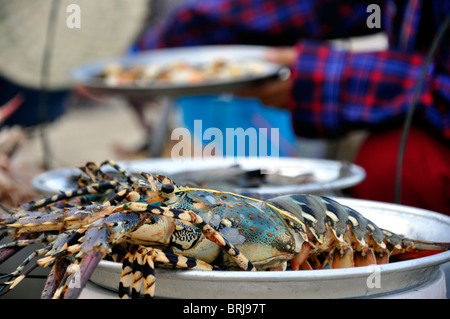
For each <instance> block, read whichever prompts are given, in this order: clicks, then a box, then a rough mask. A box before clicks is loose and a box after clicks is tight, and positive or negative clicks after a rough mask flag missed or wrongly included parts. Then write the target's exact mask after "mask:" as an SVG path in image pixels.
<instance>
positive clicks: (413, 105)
mask: <svg viewBox="0 0 450 319" xmlns="http://www.w3.org/2000/svg"><path fill="white" fill-rule="evenodd" d="M449 23H450V14H449V15H447V18H446V19H445V21H444V23H443V24H442V25H441V27H440V28H439V31H438V33H437V35H436V36H435V38H434V39H433V42H432V43H431V47H430V51H429V52H428V54H427V57H426V60H425V65H424V67H423V71H422V74H421V77H420V80H419V83H418V84H417V86H416V89H415V91H414V96H413V99H412V102H411V105H410V107H409V109H408V113H407V114H406V119H405V123H404V125H403V131H402V136H401V140H400V147H399V150H398V156H397V168H396V178H395V197H394V201H395V203H397V204H400V202H401V184H402V168H403V159H404V157H405V148H406V141H407V139H408V133H409V129H410V127H411V122H412V118H413V115H414V111H415V109H416V104H417V101H418V99H419V94H420V92H421V91H422V88H423V84H424V81H425V78H426V76H427V72H428V69H429V66H430V63H431V61H432V59H433V58H434V55H435V53H436V49H437V46H438V44H439V42H440V41H441V39H442V37H443V36H444V33H445V31H446V30H447V28H448V25H449Z"/></svg>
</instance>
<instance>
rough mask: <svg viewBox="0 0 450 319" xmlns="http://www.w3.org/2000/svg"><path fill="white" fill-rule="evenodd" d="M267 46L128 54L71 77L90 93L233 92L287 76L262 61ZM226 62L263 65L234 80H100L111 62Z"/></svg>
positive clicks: (285, 71) (284, 70)
mask: <svg viewBox="0 0 450 319" xmlns="http://www.w3.org/2000/svg"><path fill="white" fill-rule="evenodd" d="M266 50H267V47H264V46H251V45H208V46H195V47H181V48H168V49H157V50H152V51H146V52H142V53H137V54H131V55H127V56H124V57H120V58H110V59H105V60H102V61H98V62H94V63H91V64H87V65H83V66H81V67H78V68H77V69H75V70H73V72H72V78H73V79H74V80H75V81H76V82H78V83H80V84H82V85H84V86H86V87H88V88H91V89H93V90H96V91H103V92H108V93H117V94H124V95H133V96H180V95H187V94H206V93H224V92H232V91H234V90H236V89H242V88H243V87H245V86H248V85H252V84H257V83H259V82H261V81H264V80H267V79H272V78H278V77H286V76H288V75H289V69H287V68H286V67H283V66H281V65H278V64H274V63H270V62H268V61H266V60H264V55H265V51H266ZM217 59H227V60H229V61H242V62H243V63H245V61H249V60H257V61H259V63H260V64H261V65H262V66H263V72H262V73H258V74H257V75H248V76H243V77H239V78H233V79H222V80H211V81H205V82H201V83H196V84H189V83H157V82H156V83H155V82H151V83H144V84H142V85H138V84H135V85H126V86H122V85H121V86H114V85H107V84H106V83H105V81H104V80H103V79H101V78H99V76H98V75H99V74H101V73H102V71H103V70H104V68H105V66H106V65H107V64H110V63H118V64H119V65H122V66H125V67H130V66H136V65H150V64H160V65H162V64H169V63H173V62H177V61H183V62H186V63H189V64H193V65H198V64H205V63H208V62H212V61H215V60H217Z"/></svg>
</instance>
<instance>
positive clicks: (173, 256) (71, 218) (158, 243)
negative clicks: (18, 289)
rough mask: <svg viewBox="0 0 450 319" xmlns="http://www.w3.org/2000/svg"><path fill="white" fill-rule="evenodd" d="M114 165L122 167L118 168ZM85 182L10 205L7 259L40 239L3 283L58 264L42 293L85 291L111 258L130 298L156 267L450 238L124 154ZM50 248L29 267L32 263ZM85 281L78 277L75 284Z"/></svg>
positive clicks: (390, 254) (411, 245)
mask: <svg viewBox="0 0 450 319" xmlns="http://www.w3.org/2000/svg"><path fill="white" fill-rule="evenodd" d="M105 165H109V166H111V167H112V168H114V169H115V170H116V171H117V172H118V174H117V173H116V174H115V175H113V174H108V173H107V172H104V170H102V167H103V166H105ZM80 169H81V170H82V174H81V175H80V177H79V179H78V188H76V189H74V190H71V191H66V192H62V193H59V194H55V195H53V196H47V197H43V198H40V199H37V200H34V201H31V202H28V203H25V204H23V205H22V206H21V207H18V208H15V209H11V210H10V211H8V212H1V213H0V229H1V230H3V233H2V237H5V236H8V235H11V236H12V240H11V241H10V242H8V243H6V244H3V245H0V263H1V262H3V261H5V260H7V259H8V258H9V257H10V256H12V255H13V254H14V253H16V252H17V251H19V250H20V249H21V248H22V247H25V246H28V245H32V244H36V243H40V244H43V245H44V247H43V248H39V249H36V250H35V251H34V252H33V253H32V254H31V255H30V256H29V257H27V258H26V259H25V260H24V261H23V262H22V263H21V264H20V265H19V266H18V267H17V269H16V270H15V271H13V272H11V273H9V274H6V275H3V276H1V277H0V278H1V279H5V278H8V279H7V281H5V282H3V283H1V284H0V285H1V286H0V287H1V288H0V295H3V294H5V293H7V292H8V291H10V290H11V289H13V288H14V287H15V286H16V285H17V284H19V283H20V281H21V280H22V279H23V278H25V277H26V276H27V275H28V274H29V273H30V272H31V271H32V270H34V269H35V268H37V267H39V266H50V267H51V271H50V274H49V276H48V278H47V281H46V284H45V288H44V291H43V293H42V295H41V297H42V298H77V297H78V296H79V295H80V293H81V291H82V289H83V287H84V286H85V285H86V283H87V281H88V280H89V278H90V276H91V275H92V273H93V272H94V270H95V269H96V267H97V265H98V264H99V262H100V261H101V260H102V259H109V260H113V261H116V262H122V265H123V266H122V273H121V278H120V283H119V297H120V298H128V297H131V298H138V297H140V296H142V294H143V295H144V297H146V298H152V297H153V296H154V294H155V282H156V273H155V268H156V266H158V267H170V268H183V269H200V270H211V271H220V270H246V271H262V270H272V271H286V270H314V269H323V268H346V267H358V266H368V265H372V264H384V263H388V262H389V261H393V260H403V259H409V258H417V257H420V256H426V255H430V254H435V253H439V252H443V251H446V250H448V249H449V248H450V243H434V242H426V241H420V240H413V239H409V238H405V237H403V236H400V235H397V234H394V233H392V232H390V231H388V230H385V229H381V228H379V227H378V226H377V225H375V224H374V223H372V222H371V221H370V220H368V219H366V218H365V217H363V216H362V215H361V214H360V213H358V212H357V211H355V210H354V209H352V208H350V207H347V206H343V205H341V204H339V203H338V202H337V201H335V200H333V199H330V198H327V197H321V196H316V195H307V194H295V195H284V196H279V197H276V198H273V199H270V200H267V201H263V200H259V199H254V198H250V197H247V196H244V195H240V194H234V193H230V192H224V191H216V190H210V189H200V188H190V187H186V186H185V187H183V186H180V185H178V184H177V183H175V182H174V181H172V180H171V179H170V178H169V177H167V176H163V175H158V174H149V173H145V172H139V173H138V174H132V173H130V172H127V171H126V170H124V169H123V168H122V167H120V166H119V165H118V164H117V163H115V162H114V161H105V162H103V163H102V164H101V165H100V166H97V165H96V164H94V163H92V162H89V163H87V164H86V165H85V166H84V167H81V168H80ZM35 257H40V258H39V259H37V261H36V262H35V263H34V264H33V265H32V266H30V267H28V269H26V267H27V266H28V264H29V263H30V262H31V261H32V260H34V258H35ZM75 283H76V284H75Z"/></svg>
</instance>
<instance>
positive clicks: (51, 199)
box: [22, 180, 119, 210]
mask: <svg viewBox="0 0 450 319" xmlns="http://www.w3.org/2000/svg"><path fill="white" fill-rule="evenodd" d="M118 185H119V181H116V180H112V181H104V182H99V183H94V184H91V185H88V186H85V187H81V188H77V189H74V190H70V191H67V192H63V193H60V194H56V195H53V196H46V197H43V198H41V199H38V200H34V201H31V202H28V203H25V204H23V205H22V209H25V210H37V209H39V208H41V207H45V206H47V205H49V204H52V203H56V202H59V201H61V200H66V199H71V198H74V197H78V196H83V195H94V194H101V193H103V192H105V191H106V190H108V189H113V188H115V187H116V186H118Z"/></svg>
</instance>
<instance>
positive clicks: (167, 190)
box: [161, 184, 175, 194]
mask: <svg viewBox="0 0 450 319" xmlns="http://www.w3.org/2000/svg"><path fill="white" fill-rule="evenodd" d="M174 190H175V187H174V186H173V185H172V184H163V185H162V186H161V192H163V193H166V194H170V193H172V192H173V191H174Z"/></svg>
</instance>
